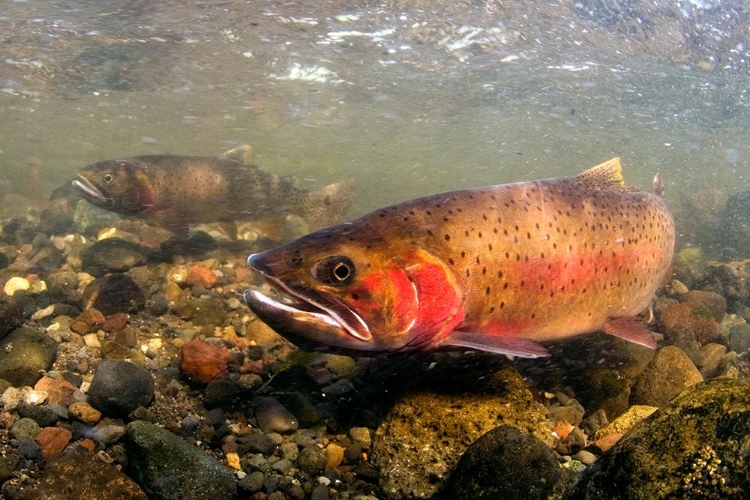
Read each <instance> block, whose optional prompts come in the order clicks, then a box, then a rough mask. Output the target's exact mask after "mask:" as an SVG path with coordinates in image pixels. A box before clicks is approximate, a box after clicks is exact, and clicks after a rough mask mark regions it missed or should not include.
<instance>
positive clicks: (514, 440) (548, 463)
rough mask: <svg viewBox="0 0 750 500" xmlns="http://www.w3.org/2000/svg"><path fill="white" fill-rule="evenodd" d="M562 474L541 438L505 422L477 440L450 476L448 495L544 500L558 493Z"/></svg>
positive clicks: (473, 499) (465, 499) (466, 499)
mask: <svg viewBox="0 0 750 500" xmlns="http://www.w3.org/2000/svg"><path fill="white" fill-rule="evenodd" d="M562 489H563V476H562V472H561V470H560V466H559V465H558V462H557V457H556V456H555V454H554V453H553V452H552V450H550V449H549V447H548V446H547V445H546V444H545V443H543V442H542V441H540V440H539V439H537V438H535V437H534V436H531V435H529V434H525V433H523V432H521V431H519V430H518V429H517V428H515V427H512V426H509V425H502V426H500V427H497V428H495V429H493V430H491V431H489V432H487V433H485V434H483V435H482V436H481V437H480V438H479V439H477V440H476V441H474V442H473V443H472V444H471V445H470V446H469V447H468V448H467V450H466V452H465V453H464V454H463V455H462V456H461V459H460V460H459V462H458V465H456V468H455V470H454V472H453V474H452V475H451V478H450V481H449V483H448V487H447V490H446V495H445V496H446V498H451V499H455V500H490V499H510V498H526V499H543V498H553V497H556V496H559V495H560V494H561V493H562Z"/></svg>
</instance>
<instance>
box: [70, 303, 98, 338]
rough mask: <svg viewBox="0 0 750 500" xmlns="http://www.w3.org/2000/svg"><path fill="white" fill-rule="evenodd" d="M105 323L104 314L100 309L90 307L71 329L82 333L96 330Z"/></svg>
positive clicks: (71, 325) (73, 323)
mask: <svg viewBox="0 0 750 500" xmlns="http://www.w3.org/2000/svg"><path fill="white" fill-rule="evenodd" d="M103 324H104V315H103V314H102V313H101V312H99V310H97V309H94V308H93V307H90V308H88V309H86V310H85V311H83V312H82V313H81V315H80V316H78V317H77V318H76V319H75V320H74V321H73V322H72V323H71V324H70V329H71V330H73V331H74V332H76V333H80V334H81V335H83V334H85V333H89V332H95V331H96V330H98V329H99V328H101V326H102V325H103Z"/></svg>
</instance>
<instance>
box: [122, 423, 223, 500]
mask: <svg viewBox="0 0 750 500" xmlns="http://www.w3.org/2000/svg"><path fill="white" fill-rule="evenodd" d="M128 438H129V440H128V445H127V457H128V460H129V463H130V469H131V476H132V477H133V478H134V479H135V481H136V482H137V483H138V484H139V485H140V486H141V488H143V490H144V491H145V492H146V493H147V494H148V496H149V498H151V499H153V500H178V499H179V500H203V499H207V498H216V499H219V498H220V499H222V500H224V499H226V500H231V499H233V498H236V496H237V482H236V480H235V477H234V473H233V472H232V471H231V470H229V469H228V468H227V467H225V466H224V465H222V464H221V463H220V462H219V461H217V460H216V459H214V458H213V457H211V456H209V455H207V454H206V453H204V452H203V451H201V450H199V449H198V448H195V447H193V446H190V445H189V444H188V443H187V442H185V441H184V440H182V439H180V438H179V437H178V436H175V435H174V434H172V433H171V432H169V431H167V430H164V429H161V428H159V427H156V426H155V425H153V424H149V423H147V422H143V421H135V422H131V423H130V424H128Z"/></svg>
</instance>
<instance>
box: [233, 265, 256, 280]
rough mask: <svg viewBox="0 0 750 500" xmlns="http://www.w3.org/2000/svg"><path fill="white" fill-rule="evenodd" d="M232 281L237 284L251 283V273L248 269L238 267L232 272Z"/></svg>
mask: <svg viewBox="0 0 750 500" xmlns="http://www.w3.org/2000/svg"><path fill="white" fill-rule="evenodd" d="M234 281H235V282H237V283H252V282H253V271H252V270H250V268H248V267H238V268H235V270H234Z"/></svg>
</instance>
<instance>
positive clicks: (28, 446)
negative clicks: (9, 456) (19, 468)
mask: <svg viewBox="0 0 750 500" xmlns="http://www.w3.org/2000/svg"><path fill="white" fill-rule="evenodd" d="M18 453H20V454H21V456H22V457H24V458H27V459H29V460H37V459H39V458H41V457H42V449H41V448H40V447H39V445H38V444H37V442H36V441H34V440H33V439H23V440H21V442H20V443H18Z"/></svg>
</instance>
